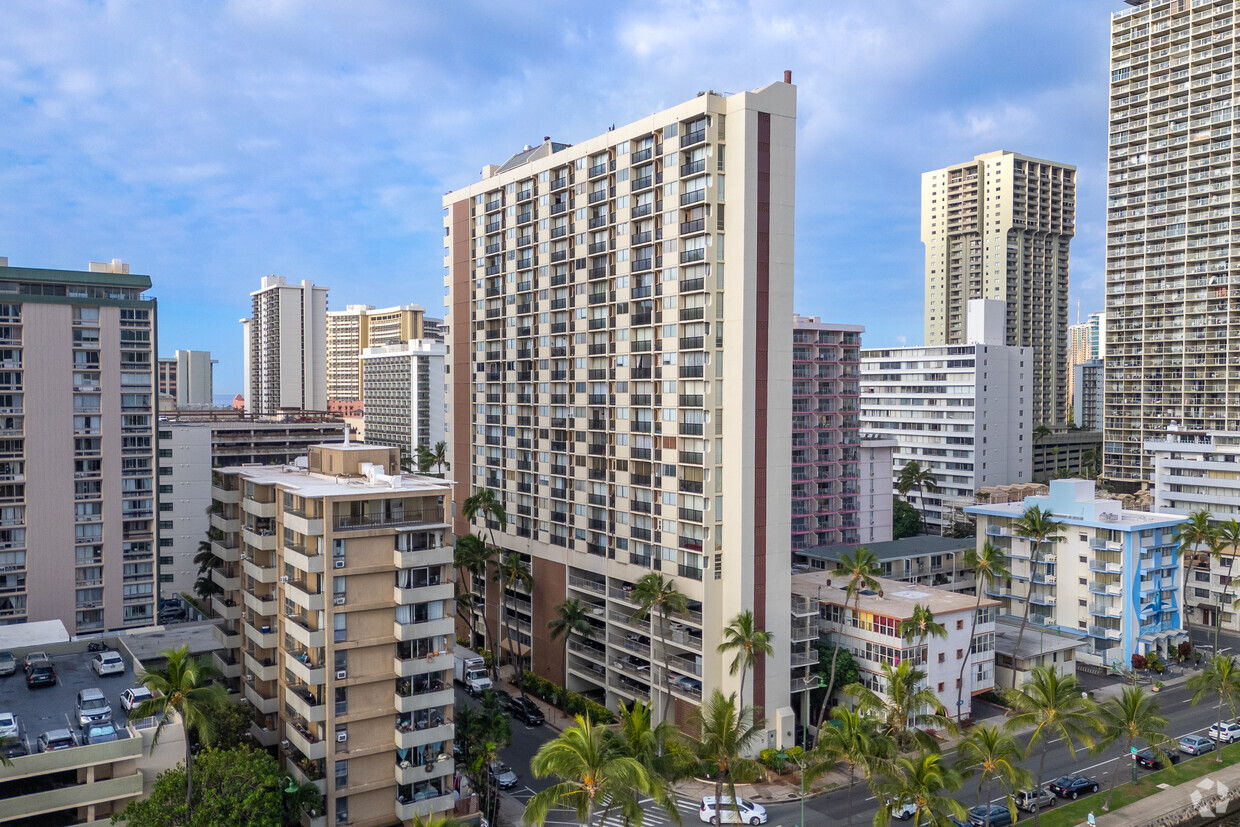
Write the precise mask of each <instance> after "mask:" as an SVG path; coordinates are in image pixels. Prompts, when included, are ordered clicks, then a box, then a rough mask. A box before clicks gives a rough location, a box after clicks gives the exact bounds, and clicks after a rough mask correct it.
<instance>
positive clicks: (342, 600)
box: [332, 597, 344, 606]
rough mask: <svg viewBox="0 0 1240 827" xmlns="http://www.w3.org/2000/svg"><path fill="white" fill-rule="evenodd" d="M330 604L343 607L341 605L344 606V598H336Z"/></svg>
mask: <svg viewBox="0 0 1240 827" xmlns="http://www.w3.org/2000/svg"><path fill="white" fill-rule="evenodd" d="M332 602H333V603H335V604H336V605H337V606H343V605H344V598H343V597H337V598H336V599H335V600H333V601H332Z"/></svg>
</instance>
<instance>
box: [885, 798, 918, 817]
mask: <svg viewBox="0 0 1240 827" xmlns="http://www.w3.org/2000/svg"><path fill="white" fill-rule="evenodd" d="M887 806H888V808H889V809H890V810H891V817H892V818H898V819H900V820H901V821H908V820H909V819H910V818H912V817H913V816H914V815H916V814H917V805H916V804H914V803H913V802H911V801H905V802H900V803H894V804H888V805H887Z"/></svg>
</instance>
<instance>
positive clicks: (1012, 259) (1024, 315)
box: [921, 151, 1076, 427]
mask: <svg viewBox="0 0 1240 827" xmlns="http://www.w3.org/2000/svg"><path fill="white" fill-rule="evenodd" d="M1075 233H1076V167H1074V166H1070V165H1068V164H1060V163H1055V162H1053V161H1044V160H1042V159H1039V158H1030V157H1028V156H1025V155H1018V154H1016V153H1013V152H1005V151H998V152H989V153H986V154H984V155H978V156H976V157H975V158H974V159H973V160H972V161H966V162H964V163H961V164H953V165H952V166H949V167H945V168H943V169H938V170H933V171H931V172H925V173H922V176H921V240H922V243H923V244H924V245H925V247H926V271H925V285H926V309H925V315H926V320H925V330H926V344H928V345H947V344H961V343H963V342H965V341H966V336H967V330H968V313H969V300H970V299H999V300H1001V301H1003V302H1004V303H1005V304H1006V305H1007V319H1006V324H1005V333H1006V337H1007V341H1006V344H1008V345H1009V346H1013V347H1024V348H1028V349H1029V352H1030V355H1031V356H1032V360H1033V365H1032V367H1033V371H1032V374H1033V386H1032V387H1031V388H1030V391H1031V393H1030V402H1031V403H1032V410H1031V414H1032V416H1031V418H1030V421H1031V423H1032V425H1033V426H1034V427H1037V426H1038V425H1046V426H1048V427H1052V426H1054V425H1057V424H1061V423H1063V422H1066V421H1067V418H1068V415H1069V413H1070V410H1069V407H1068V365H1067V356H1068V247H1069V245H1070V244H1071V241H1072V237H1073V236H1074V235H1075Z"/></svg>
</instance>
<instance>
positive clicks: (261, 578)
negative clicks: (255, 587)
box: [241, 554, 276, 584]
mask: <svg viewBox="0 0 1240 827" xmlns="http://www.w3.org/2000/svg"><path fill="white" fill-rule="evenodd" d="M260 556H261V557H264V558H266V559H263V560H257V559H245V558H242V560H241V570H242V571H243V572H245V575H246V577H252V578H254V579H255V580H256V581H258V582H259V583H269V584H270V583H275V582H276V567H275V558H274V557H272V556H271V555H266V554H264V555H260Z"/></svg>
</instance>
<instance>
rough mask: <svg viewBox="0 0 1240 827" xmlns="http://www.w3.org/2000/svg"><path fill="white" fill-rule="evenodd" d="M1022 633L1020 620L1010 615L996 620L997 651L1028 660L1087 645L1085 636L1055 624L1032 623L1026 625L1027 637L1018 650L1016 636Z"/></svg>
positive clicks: (1017, 658)
mask: <svg viewBox="0 0 1240 827" xmlns="http://www.w3.org/2000/svg"><path fill="white" fill-rule="evenodd" d="M1019 635H1020V622H1019V621H1017V620H1013V619H1012V618H1010V617H1000V618H997V619H996V620H995V651H996V652H998V653H999V654H1001V655H1007V656H1008V657H1012V658H1015V659H1016V660H1027V659H1028V658H1032V657H1037V656H1038V655H1041V654H1047V653H1050V652H1066V651H1068V650H1069V649H1079V648H1081V647H1082V646H1084V645H1085V642H1086V641H1085V638H1083V637H1077V636H1076V635H1070V634H1068V633H1066V632H1064V631H1062V630H1060V629H1058V628H1056V627H1054V626H1039V625H1038V624H1036V623H1030V624H1029V625H1027V626H1026V627H1025V637H1024V639H1023V640H1021V642H1020V652H1019V653H1018V652H1016V651H1015V649H1016V638H1017V636H1019Z"/></svg>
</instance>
